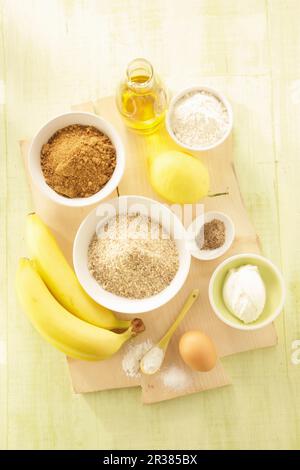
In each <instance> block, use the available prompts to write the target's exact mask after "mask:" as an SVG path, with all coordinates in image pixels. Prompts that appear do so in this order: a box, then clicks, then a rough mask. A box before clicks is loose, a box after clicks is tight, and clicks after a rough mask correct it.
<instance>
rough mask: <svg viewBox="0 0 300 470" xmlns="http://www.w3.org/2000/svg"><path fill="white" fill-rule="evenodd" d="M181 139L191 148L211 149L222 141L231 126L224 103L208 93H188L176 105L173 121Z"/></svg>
mask: <svg viewBox="0 0 300 470" xmlns="http://www.w3.org/2000/svg"><path fill="white" fill-rule="evenodd" d="M171 125H172V129H173V132H174V134H175V136H176V137H177V139H178V140H179V141H180V142H182V143H183V144H186V145H188V146H190V147H207V146H209V145H213V144H214V143H216V142H218V141H219V140H221V138H222V137H223V136H224V135H225V133H226V131H227V129H228V126H229V116H228V112H227V109H226V108H225V106H224V104H223V103H222V101H220V100H219V99H218V98H217V97H216V96H215V95H213V94H212V93H209V92H206V91H204V90H203V91H196V92H191V93H187V94H186V95H185V96H183V97H182V98H180V99H179V100H178V102H177V103H176V105H175V106H174V111H173V115H172V119H171Z"/></svg>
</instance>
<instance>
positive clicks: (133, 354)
mask: <svg viewBox="0 0 300 470" xmlns="http://www.w3.org/2000/svg"><path fill="white" fill-rule="evenodd" d="M152 346H153V344H152V342H151V341H150V340H149V339H147V341H144V342H143V343H138V344H129V346H128V348H127V352H126V353H125V355H124V357H123V360H122V368H123V371H124V372H125V374H126V375H127V377H140V375H141V373H140V361H141V359H142V357H143V356H144V355H145V354H146V352H147V351H149V349H151V348H152Z"/></svg>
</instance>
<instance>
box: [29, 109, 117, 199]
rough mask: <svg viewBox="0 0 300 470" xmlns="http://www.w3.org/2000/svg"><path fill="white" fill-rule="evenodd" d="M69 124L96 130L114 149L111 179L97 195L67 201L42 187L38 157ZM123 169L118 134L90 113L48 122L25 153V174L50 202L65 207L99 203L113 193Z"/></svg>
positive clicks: (57, 117)
mask: <svg viewBox="0 0 300 470" xmlns="http://www.w3.org/2000/svg"><path fill="white" fill-rule="evenodd" d="M72 124H81V125H84V126H94V127H96V128H97V129H99V130H100V131H102V132H103V133H104V134H106V135H107V136H108V137H109V138H110V140H111V141H112V143H113V145H114V147H115V149H116V168H115V171H114V172H113V175H112V177H111V178H110V180H109V181H108V182H107V183H106V185H105V186H104V187H103V188H102V189H101V190H100V191H98V192H97V193H95V194H93V195H92V196H90V197H86V198H84V197H81V198H68V197H65V196H62V195H61V194H58V193H57V192H56V191H54V190H53V189H52V188H50V186H48V184H47V183H46V181H45V178H44V175H43V172H42V168H41V157H40V155H41V148H42V146H43V145H44V144H46V143H47V142H48V140H49V139H50V137H51V136H52V135H53V134H54V133H55V132H56V131H58V130H59V129H61V128H63V127H66V126H70V125H72ZM124 168H125V152H124V147H123V144H122V141H121V138H120V137H119V134H118V133H117V131H116V130H115V128H114V127H113V126H112V125H111V124H110V123H109V122H107V121H105V120H104V119H103V118H101V117H99V116H97V115H96V114H92V113H83V112H78V113H76V112H74V113H65V114H60V115H59V116H56V117H55V118H53V119H50V121H48V122H47V123H46V124H45V125H44V126H42V127H41V128H40V130H39V131H38V132H37V133H36V135H35V136H34V138H33V140H32V144H31V146H30V149H29V172H30V174H31V177H32V180H33V182H34V183H35V184H36V185H37V186H38V188H39V189H40V190H41V191H42V192H43V193H44V194H45V195H46V196H47V197H49V198H50V199H52V201H54V202H56V203H58V204H62V205H65V206H70V207H84V206H89V205H91V204H95V203H97V202H100V201H102V200H103V199H105V198H106V197H108V196H109V195H110V194H111V193H112V192H113V191H114V190H115V189H116V187H117V186H118V184H119V182H120V180H121V178H122V175H123V173H124Z"/></svg>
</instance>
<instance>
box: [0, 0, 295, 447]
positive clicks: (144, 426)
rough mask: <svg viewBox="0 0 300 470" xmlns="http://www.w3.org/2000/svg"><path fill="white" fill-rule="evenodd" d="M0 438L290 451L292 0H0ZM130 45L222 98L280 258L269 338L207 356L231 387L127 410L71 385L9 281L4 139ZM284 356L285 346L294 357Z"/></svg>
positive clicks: (12, 147)
mask: <svg viewBox="0 0 300 470" xmlns="http://www.w3.org/2000/svg"><path fill="white" fill-rule="evenodd" d="M0 8H1V39H0V73H1V76H0V79H1V85H0V106H1V160H0V165H1V170H0V171H1V175H0V176H1V183H0V194H1V202H0V204H1V246H0V253H1V297H0V302H1V305H0V307H1V308H0V311H1V314H0V368H1V369H0V374H1V375H0V422H1V425H0V447H1V448H9V449H12V448H19V449H23V448H24V449H28V448H34V449H42V448H50V449H59V448H73V449H89V448H99V449H102V448H104V449H105V448H112V449H118V448H128V449H130V448H148V449H159V448H175V449H176V448H177V449H180V448H193V447H196V448H221V449H240V448H249V449H254V448H258V449H260V448H279V449H280V448H288V449H295V448H300V364H299V365H293V364H292V362H291V354H292V342H293V341H295V340H297V339H300V315H299V308H300V291H299V288H300V245H299V230H300V209H299V198H300V180H299V178H300V176H299V175H300V156H299V155H300V139H299V133H300V32H299V16H300V2H299V1H298V0H294V1H293V0H286V1H283V0H269V1H263V0H202V1H201V0H195V1H192V0H184V1H183V0H182V1H181V0H177V1H174V0H172V1H171V0H170V1H167V0H152V1H151V2H149V1H147V0H144V1H142V0H118V1H116V0H107V1H103V0H98V1H91V0H90V1H88V0H87V1H79V0H78V1H72V0H68V1H67V0H66V1H58V0H56V1H55V0H49V1H45V0H44V1H43V2H40V1H38V0H36V1H33V0H32V1H31V0H24V1H21V0H19V1H17V0H7V1H2V2H1V4H0ZM136 56H145V57H147V58H148V59H149V60H150V61H152V62H153V64H154V65H155V66H156V68H157V69H158V70H159V71H160V72H161V75H162V76H163V77H164V79H165V80H166V82H167V84H168V85H169V86H170V87H172V88H173V89H179V88H180V87H182V86H184V85H188V84H191V83H195V82H196V83H197V82H198V83H199V82H202V83H205V84H211V85H214V86H217V87H219V88H220V89H221V90H223V91H224V92H225V93H226V94H227V95H228V97H229V98H230V100H231V101H232V104H233V108H234V117H235V123H234V158H235V162H236V167H237V172H238V176H239V180H240V184H241V190H242V193H243V196H244V199H245V203H246V205H247V208H248V210H249V213H250V215H251V218H252V220H253V222H254V224H255V226H256V228H257V231H258V233H259V235H260V237H261V240H262V245H263V250H264V253H265V254H266V255H267V256H269V257H270V258H271V259H272V260H273V261H275V262H276V263H277V264H278V265H279V266H280V267H281V269H282V270H283V273H284V277H285V279H286V284H287V293H288V295H287V302H286V308H285V312H284V314H283V315H282V316H281V317H280V318H279V319H278V321H277V322H276V326H277V329H278V333H279V345H278V347H276V348H272V349H268V350H261V351H255V352H249V353H245V354H242V355H238V356H235V357H230V358H226V359H224V360H223V364H224V365H225V367H226V369H227V371H228V372H229V374H230V375H231V377H232V379H233V383H234V384H233V385H232V386H230V387H226V388H224V389H221V390H215V391H210V392H205V393H202V394H201V393H200V394H197V395H194V396H189V397H185V398H181V399H178V400H173V401H170V402H165V403H162V404H158V405H154V406H149V407H147V406H144V407H143V406H141V404H140V402H139V397H140V392H139V391H138V390H119V391H112V392H102V393H95V394H90V395H86V396H75V395H73V394H72V392H71V387H70V383H69V377H68V371H67V366H66V362H65V359H64V357H63V355H61V354H60V353H58V352H57V351H55V350H54V349H53V348H51V347H50V346H48V345H47V344H46V343H44V342H43V340H42V339H41V338H40V337H39V336H38V335H37V334H36V333H35V332H34V331H33V329H32V328H31V326H30V324H29V322H28V321H27V319H26V318H25V316H24V315H23V313H22V312H21V311H20V309H19V307H18V305H17V302H16V297H15V293H14V273H15V269H16V262H17V259H18V257H19V256H20V255H21V254H24V253H25V252H26V251H25V246H24V237H23V232H24V216H25V214H26V213H27V212H28V211H29V210H30V209H31V200H30V193H29V190H28V186H27V183H26V180H25V175H24V171H23V167H22V165H21V159H20V154H19V148H18V139H20V138H22V137H29V136H31V135H32V134H33V132H35V131H36V129H37V128H38V127H39V126H40V125H41V124H42V123H43V122H44V121H45V120H46V119H48V118H50V117H52V116H53V115H55V114H56V113H60V112H63V111H67V110H68V109H69V106H70V104H72V103H77V102H81V101H85V100H89V99H95V98H98V97H101V96H105V95H107V94H111V93H113V92H114V90H115V86H116V83H117V81H118V80H119V78H120V76H121V74H122V72H123V71H124V68H125V66H126V63H127V62H128V61H129V60H130V59H132V58H133V57H136ZM299 356H300V354H299Z"/></svg>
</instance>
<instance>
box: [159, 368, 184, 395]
mask: <svg viewBox="0 0 300 470" xmlns="http://www.w3.org/2000/svg"><path fill="white" fill-rule="evenodd" d="M161 380H162V383H163V384H164V386H165V387H167V388H169V389H171V390H175V391H176V390H177V391H179V390H185V389H186V388H188V387H189V385H190V384H191V376H190V375H188V374H187V372H185V370H184V369H181V368H179V367H177V366H175V365H173V366H170V367H169V368H168V369H166V370H164V371H162V374H161Z"/></svg>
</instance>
